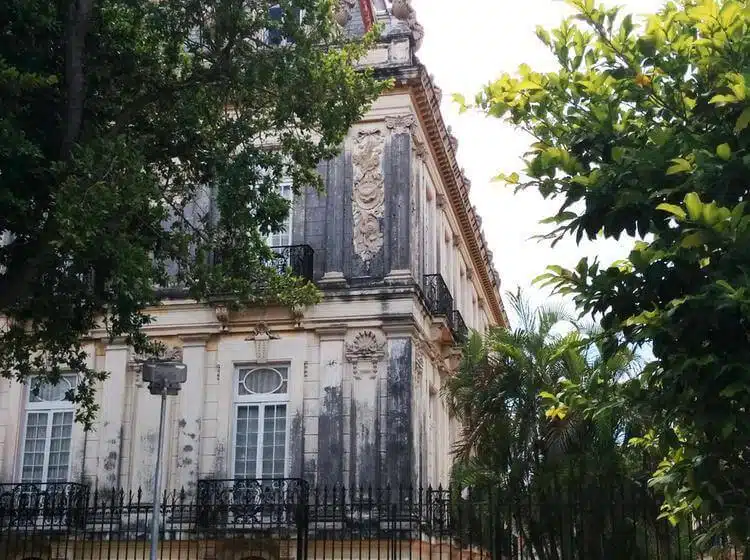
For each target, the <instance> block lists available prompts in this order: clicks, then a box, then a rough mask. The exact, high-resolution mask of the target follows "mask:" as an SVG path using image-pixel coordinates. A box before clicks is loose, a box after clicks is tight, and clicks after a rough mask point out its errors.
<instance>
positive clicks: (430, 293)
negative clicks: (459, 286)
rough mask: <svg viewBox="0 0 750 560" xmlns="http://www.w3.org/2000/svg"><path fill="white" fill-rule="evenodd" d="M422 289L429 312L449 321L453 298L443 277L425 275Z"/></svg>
mask: <svg viewBox="0 0 750 560" xmlns="http://www.w3.org/2000/svg"><path fill="white" fill-rule="evenodd" d="M422 288H423V292H424V297H425V300H426V301H427V309H428V310H429V312H430V313H431V314H432V315H434V316H440V317H445V318H446V319H448V321H450V320H451V318H452V317H451V315H452V313H453V296H452V295H451V292H450V290H449V289H448V286H447V285H446V283H445V280H443V277H442V276H441V275H440V274H426V275H425V276H424V283H423V287H422Z"/></svg>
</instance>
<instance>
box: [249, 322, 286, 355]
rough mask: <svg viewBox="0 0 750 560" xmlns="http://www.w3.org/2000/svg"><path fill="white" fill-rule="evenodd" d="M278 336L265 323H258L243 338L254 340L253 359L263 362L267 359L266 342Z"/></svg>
mask: <svg viewBox="0 0 750 560" xmlns="http://www.w3.org/2000/svg"><path fill="white" fill-rule="evenodd" d="M279 338H280V337H279V335H277V334H274V333H272V332H271V330H270V329H269V328H268V325H267V324H266V323H258V324H257V325H256V326H255V329H253V330H252V331H251V332H250V336H248V337H247V338H246V339H245V340H248V341H250V340H252V341H255V361H256V362H258V363H259V364H264V363H266V362H267V361H268V343H269V342H270V341H271V340H277V339H279Z"/></svg>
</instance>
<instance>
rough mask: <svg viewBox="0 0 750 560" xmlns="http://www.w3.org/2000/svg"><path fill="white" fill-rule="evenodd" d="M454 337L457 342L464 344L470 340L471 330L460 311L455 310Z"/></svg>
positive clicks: (452, 322) (452, 323)
mask: <svg viewBox="0 0 750 560" xmlns="http://www.w3.org/2000/svg"><path fill="white" fill-rule="evenodd" d="M451 325H452V327H453V328H452V332H453V336H454V338H455V339H456V342H459V343H461V344H463V343H464V342H466V340H467V339H468V338H469V329H468V327H467V326H466V323H465V322H464V317H463V315H461V312H460V311H459V310H458V309H454V310H453V319H452V320H451Z"/></svg>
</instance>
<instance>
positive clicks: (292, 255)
mask: <svg viewBox="0 0 750 560" xmlns="http://www.w3.org/2000/svg"><path fill="white" fill-rule="evenodd" d="M271 251H273V254H274V256H273V260H272V261H271V264H272V266H274V268H276V270H278V271H279V272H280V273H284V272H286V271H287V270H290V271H291V273H292V274H294V275H295V276H299V277H300V278H304V279H305V280H308V281H309V282H312V279H313V256H314V251H313V249H312V247H310V246H309V245H285V246H277V247H271Z"/></svg>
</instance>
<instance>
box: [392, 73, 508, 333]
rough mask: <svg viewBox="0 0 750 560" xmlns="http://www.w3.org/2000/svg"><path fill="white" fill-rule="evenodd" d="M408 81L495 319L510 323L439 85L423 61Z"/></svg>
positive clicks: (449, 201)
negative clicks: (446, 117) (444, 109)
mask: <svg viewBox="0 0 750 560" xmlns="http://www.w3.org/2000/svg"><path fill="white" fill-rule="evenodd" d="M407 85H409V86H411V92H412V95H413V97H414V100H415V105H416V107H417V111H418V114H419V119H420V121H421V123H422V128H423V130H424V132H425V136H426V138H427V143H428V144H429V147H430V151H431V153H432V155H433V158H434V161H435V164H436V166H437V168H438V171H439V172H440V175H441V177H442V179H443V184H444V185H445V189H446V193H447V199H448V203H449V204H450V205H451V207H452V208H453V211H454V213H455V215H456V218H457V219H458V223H459V226H460V227H461V233H462V237H463V238H464V239H465V240H466V247H467V249H468V250H469V254H470V256H471V260H472V262H473V264H474V267H475V270H476V271H477V276H478V279H479V281H480V283H481V285H482V288H483V291H484V292H485V294H486V296H487V300H488V304H489V305H488V307H489V308H490V312H491V313H492V316H493V318H494V319H495V321H497V322H498V323H499V324H500V325H505V326H507V325H508V318H507V315H506V313H505V309H504V307H503V303H502V300H501V299H500V292H499V290H500V286H499V284H498V282H497V278H496V274H495V270H494V267H493V264H492V260H491V257H490V254H489V250H488V248H487V246H486V244H485V242H484V239H483V236H482V233H481V226H480V223H479V220H478V216H477V215H476V213H475V212H474V211H473V210H472V206H471V203H470V202H469V185H468V181H467V180H466V177H465V175H464V174H463V171H462V170H461V168H460V167H459V165H458V161H457V159H456V150H455V144H454V141H453V140H452V138H451V135H450V132H449V131H448V128H447V127H446V125H445V121H444V120H443V116H442V113H441V112H440V101H441V100H440V99H439V98H438V96H437V95H436V92H435V89H436V87H435V85H434V84H433V83H432V79H431V78H430V76H429V74H428V73H427V70H426V69H425V67H424V66H422V65H420V67H419V71H418V72H417V76H416V77H415V78H412V79H409V80H408V81H407Z"/></svg>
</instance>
